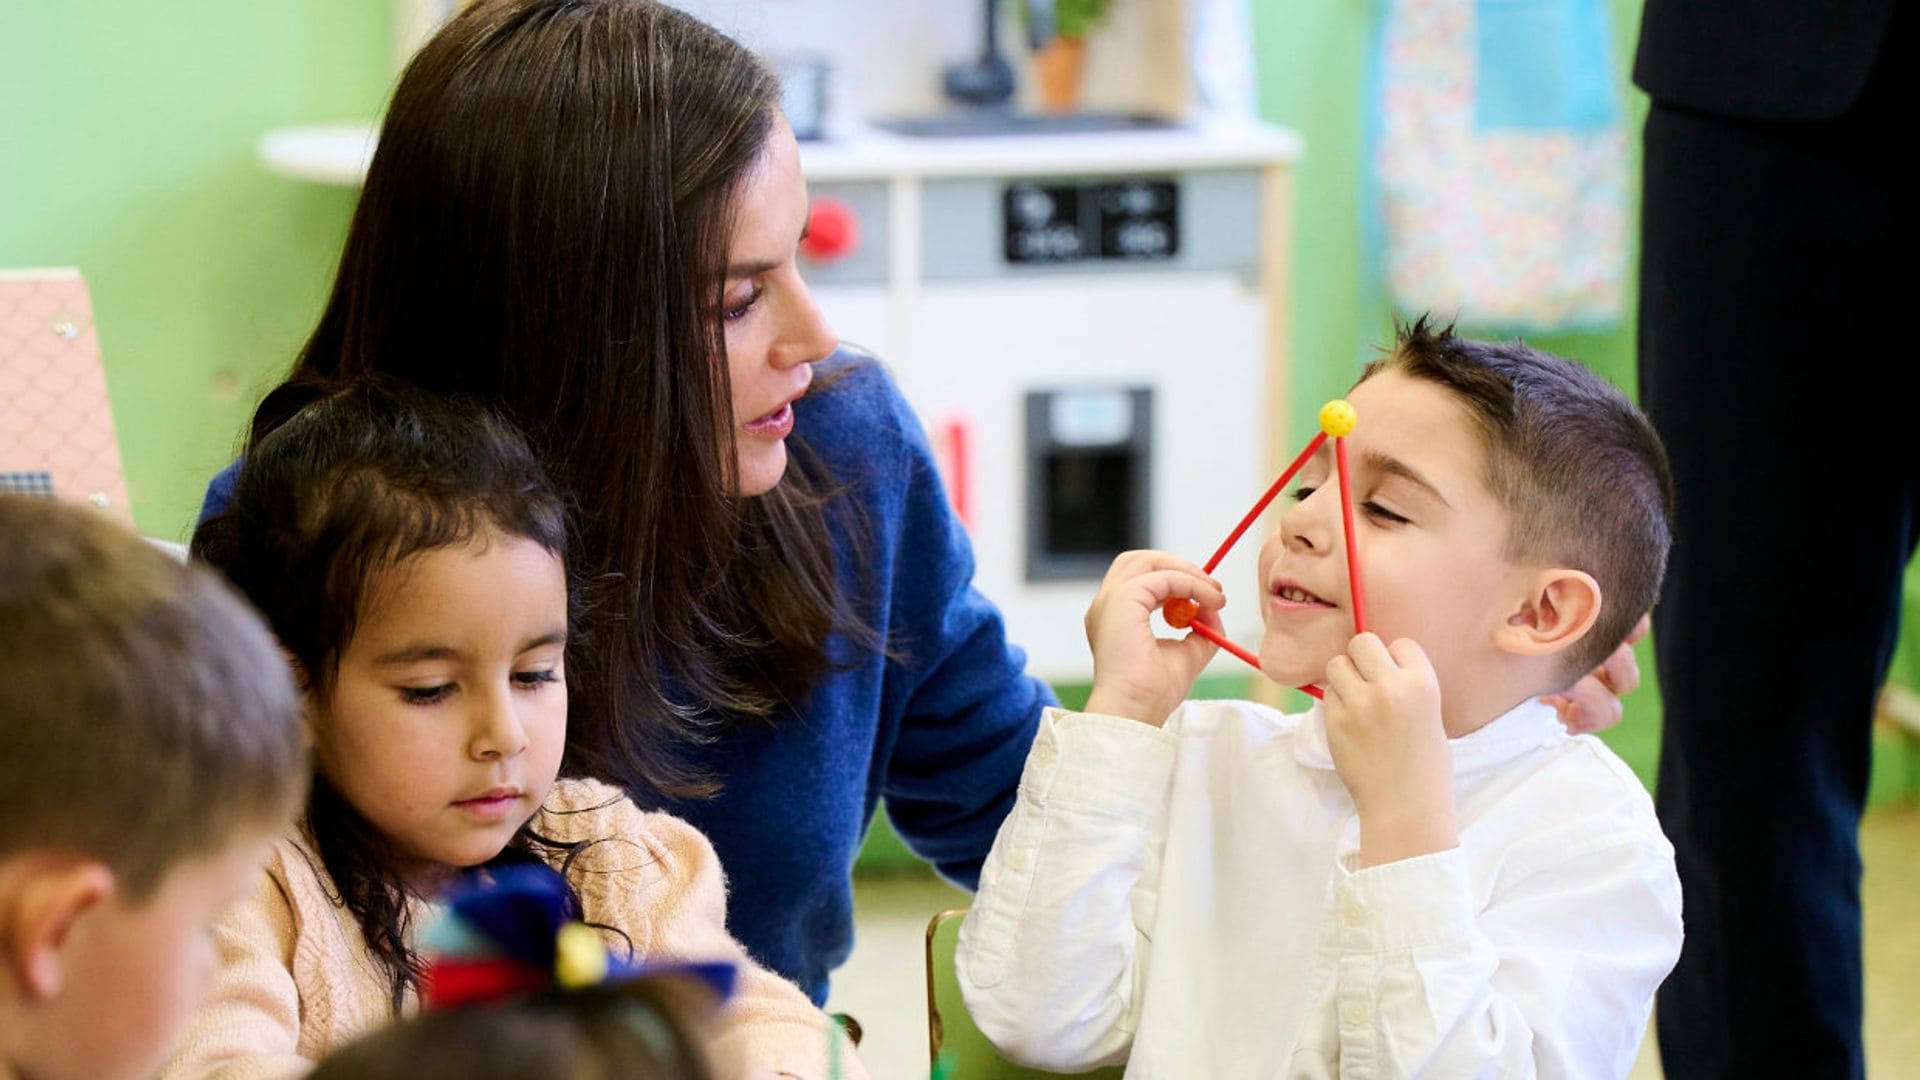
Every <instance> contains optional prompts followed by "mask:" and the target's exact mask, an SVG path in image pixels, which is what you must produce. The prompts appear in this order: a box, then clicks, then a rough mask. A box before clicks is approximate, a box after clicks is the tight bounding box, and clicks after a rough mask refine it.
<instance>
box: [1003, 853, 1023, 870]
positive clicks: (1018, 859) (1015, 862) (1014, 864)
mask: <svg viewBox="0 0 1920 1080" xmlns="http://www.w3.org/2000/svg"><path fill="white" fill-rule="evenodd" d="M1007 867H1008V869H1010V870H1012V871H1013V872H1014V873H1016V874H1024V873H1026V872H1027V853H1026V852H1024V851H1010V852H1008V853H1007Z"/></svg>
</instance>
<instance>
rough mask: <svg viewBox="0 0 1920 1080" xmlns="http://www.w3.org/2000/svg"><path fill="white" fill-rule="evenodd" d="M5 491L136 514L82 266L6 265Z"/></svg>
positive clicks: (1, 400) (0, 341)
mask: <svg viewBox="0 0 1920 1080" xmlns="http://www.w3.org/2000/svg"><path fill="white" fill-rule="evenodd" d="M0 491H3V492H11V493H25V494H33V495H51V496H53V497H55V498H59V499H70V500H73V501H75V502H87V503H91V504H93V505H95V506H98V507H101V508H103V509H105V510H107V511H108V512H109V513H112V514H113V515H114V516H116V517H118V518H120V519H121V520H123V521H126V522H128V523H131V522H132V520H133V517H132V513H131V510H130V507H129V506H128V504H127V480H126V473H125V472H124V471H122V469H121V466H120V443H119V440H118V439H116V438H115V437H114V433H113V409H112V407H111V406H110V405H109V404H108V401H107V378H106V373H105V372H104V371H102V370H101V367H100V341H99V339H98V338H97V337H96V336H95V335H94V329H93V305H92V303H91V302H89V300H88V299H87V283H86V282H85V281H84V280H82V279H81V277H80V272H79V271H78V270H0Z"/></svg>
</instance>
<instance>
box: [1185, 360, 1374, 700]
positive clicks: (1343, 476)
mask: <svg viewBox="0 0 1920 1080" xmlns="http://www.w3.org/2000/svg"><path fill="white" fill-rule="evenodd" d="M1357 420H1358V417H1357V416H1356V414H1355V413H1354V411H1353V406H1352V405H1349V404H1347V403H1346V402H1345V401H1344V400H1341V399H1338V398H1336V399H1334V400H1332V401H1329V402H1327V403H1326V404H1325V405H1322V406H1321V407H1320V433H1319V434H1317V435H1315V436H1314V437H1313V441H1312V442H1309V443H1307V448H1306V449H1305V450H1302V451H1300V456H1299V457H1296V458H1294V459H1293V464H1291V465H1289V466H1287V470H1286V471H1285V472H1283V473H1281V474H1280V479H1278V480H1275V481H1274V482H1273V485H1272V486H1271V487H1269V488H1267V493H1266V494H1264V495H1262V496H1260V501H1259V502H1256V503H1254V504H1253V509H1251V510H1249V511H1247V515H1246V516H1245V517H1243V518H1241V519H1240V524H1238V525H1236V526H1234V527H1233V531H1232V532H1230V533H1228V534H1227V538H1226V539H1225V540H1224V541H1222V542H1221V544H1220V546H1219V547H1218V548H1217V549H1215V550H1214V553H1213V557H1212V558H1210V559H1208V560H1207V563H1206V566H1205V567H1203V568H1202V569H1204V570H1205V571H1206V572H1207V573H1209V574H1211V573H1213V568H1214V567H1216V566H1219V565H1220V560H1221V559H1224V558H1226V557H1227V552H1229V551H1231V550H1233V545H1234V544H1236V543H1238V542H1239V540H1240V537H1241V536H1242V535H1243V534H1245V533H1246V531H1247V530H1248V529H1249V528H1252V527H1253V522H1254V519H1255V518H1257V517H1259V516H1260V513H1261V511H1263V510H1265V509H1266V508H1267V504H1268V503H1270V502H1272V501H1273V500H1274V497H1275V496H1277V495H1279V494H1280V490H1281V489H1282V488H1284V487H1286V486H1287V481H1289V480H1291V479H1293V475H1294V474H1295V473H1297V472H1299V471H1300V470H1301V469H1302V468H1304V467H1305V466H1306V464H1307V462H1309V461H1312V460H1313V455H1314V454H1316V453H1318V452H1319V450H1320V447H1321V444H1323V443H1325V442H1326V441H1327V439H1328V437H1329V436H1331V437H1332V439H1333V460H1334V468H1335V470H1336V471H1337V472H1338V473H1339V476H1340V524H1341V530H1342V531H1341V541H1342V544H1343V545H1344V546H1345V548H1346V551H1347V582H1348V584H1349V586H1350V587H1351V589H1352V594H1353V632H1354V633H1356V634H1363V633H1366V630H1367V607H1366V599H1365V596H1366V592H1365V590H1364V589H1363V588H1361V584H1360V554H1359V551H1358V550H1357V549H1356V548H1355V547H1354V543H1353V485H1352V483H1351V482H1350V481H1349V479H1348V474H1347V436H1348V435H1350V434H1352V433H1353V426H1354V424H1355V423H1356V422H1357ZM1160 614H1161V617H1162V618H1164V619H1166V620H1167V625H1168V626H1171V627H1173V628H1174V629H1175V630H1192V631H1193V632H1194V633H1196V634H1199V635H1200V636H1201V637H1203V638H1206V639H1207V640H1208V641H1211V642H1213V643H1214V644H1215V645H1218V646H1220V647H1221V648H1223V649H1225V650H1227V651H1228V652H1230V653H1232V654H1233V655H1235V656H1237V657H1239V658H1240V659H1242V660H1245V661H1246V662H1247V663H1249V664H1252V665H1253V667H1254V670H1256V671H1258V670H1259V669H1260V658H1259V657H1257V656H1255V655H1254V654H1252V653H1250V652H1248V651H1247V650H1245V649H1243V648H1241V647H1240V646H1238V645H1235V644H1234V643H1233V642H1231V641H1228V640H1227V639H1226V637H1225V636H1224V635H1222V634H1221V633H1220V632H1219V631H1218V630H1215V629H1213V628H1212V627H1210V626H1207V625H1206V624H1205V623H1201V622H1197V621H1195V620H1196V619H1197V617H1198V616H1199V614H1200V605H1199V604H1197V603H1195V602H1194V601H1192V600H1189V599H1187V598H1185V597H1174V598H1173V599H1171V600H1168V601H1167V602H1166V603H1165V604H1162V605H1161V606H1160ZM1299 689H1300V690H1302V691H1304V692H1306V693H1308V694H1311V695H1312V696H1314V697H1316V698H1317V697H1321V696H1322V694H1321V691H1320V688H1319V687H1317V686H1313V685H1311V684H1309V685H1307V686H1302V687H1299Z"/></svg>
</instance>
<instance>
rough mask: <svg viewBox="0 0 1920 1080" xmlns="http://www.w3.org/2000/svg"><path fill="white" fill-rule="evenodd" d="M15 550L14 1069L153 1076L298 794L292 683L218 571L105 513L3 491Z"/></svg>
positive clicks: (5, 554)
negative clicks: (230, 911)
mask: <svg viewBox="0 0 1920 1080" xmlns="http://www.w3.org/2000/svg"><path fill="white" fill-rule="evenodd" d="M0 567H4V568H5V569H4V571H0V684H4V685H5V686H6V687H7V688H8V690H7V692H6V694H5V696H4V698H0V1072H7V1071H12V1072H18V1073H21V1074H24V1075H31V1076H37V1077H54V1076H68V1075H71V1076H85V1077H119V1076H143V1075H150V1074H151V1073H152V1072H153V1071H155V1070H156V1069H157V1068H158V1066H159V1065H160V1064H161V1063H162V1062H163V1061H164V1060H165V1056H166V1053H167V1051H168V1050H170V1049H171V1047H172V1042H173V1040H174V1039H175V1038H176V1037H177V1036H178V1035H179V1032H180V1029H181V1027H182V1026H183V1025H184V1024H185V1022H186V1020H187V1019H188V1018H189V1017H191V1016H192V1014H193V1010H194V1009H195V1008H197V1007H198V1005H199V1002H200V997H201V995H202V993H203V992H204V991H205V989H206V986H207V983H208V980H209V979H210V978H211V976H212V974H213V972H214V970H215V963H216V958H215V956H214V954H213V944H212V939H211V935H210V932H209V928H210V926H211V924H212V922H213V920H214V918H215V917H216V916H217V915H218V914H219V913H220V912H221V911H222V910H223V909H224V908H225V907H226V906H227V905H228V904H229V903H230V902H232V901H233V900H236V899H238V898H239V897H240V896H241V895H244V893H245V892H246V891H247V890H248V889H249V888H251V887H252V886H253V884H254V883H255V881H256V880H257V879H258V878H259V876H260V866H261V864H262V862H263V861H264V859H265V856H266V848H267V845H268V844H269V843H270V842H271V840H272V838H273V836H274V835H276V834H277V833H278V832H279V831H280V830H281V829H282V828H284V826H285V823H286V822H287V821H288V820H290V819H291V817H292V815H293V813H294V810H295V808H296V806H297V805H298V802H299V799H300V793H301V791H302V790H303V783H304V781H305V778H306V754H305V750H304V748H303V737H302V734H301V729H300V718H299V707H298V701H297V698H296V696H295V692H294V688H293V685H292V683H291V681H290V680H289V679H288V676H287V669H286V665H285V664H284V663H283V662H282V661H281V659H280V655H279V653H278V652H277V651H276V650H275V648H274V645H273V639H272V638H271V637H270V636H269V635H268V633H267V629H266V627H265V626H264V625H262V624H261V622H260V619H259V618H258V617H257V616H256V615H255V614H254V613H253V612H252V611H250V610H248V608H247V606H246V605H245V604H244V603H242V602H241V601H240V599H239V598H238V597H236V596H235V595H234V594H233V593H232V592H231V591H230V590H229V589H228V588H227V587H226V586H225V585H224V584H223V583H222V582H221V581H219V580H218V578H217V577H216V576H215V575H214V574H212V573H209V572H208V571H206V570H204V569H200V568H197V567H191V566H183V565H181V564H180V563H179V562H178V561H177V560H175V559H173V558H171V557H169V556H168V555H166V554H164V553H163V552H161V551H160V550H159V549H157V548H155V547H154V546H152V545H151V544H148V543H147V542H145V541H143V540H141V539H140V538H139V537H137V536H134V535H133V534H132V533H130V532H127V531H126V530H125V529H123V528H121V527H120V526H119V525H117V524H115V523H114V522H111V521H109V520H107V519H105V518H103V517H101V516H100V515H99V514H97V513H94V512H92V511H90V510H86V509H83V508H79V507H74V506H69V505H65V504H59V503H55V502H52V501H51V500H44V499H29V498H24V497H18V496H0Z"/></svg>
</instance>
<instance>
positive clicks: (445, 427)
mask: <svg viewBox="0 0 1920 1080" xmlns="http://www.w3.org/2000/svg"><path fill="white" fill-rule="evenodd" d="M261 413H262V414H278V415H284V416H285V417H286V418H285V419H284V420H281V421H280V422H278V423H277V424H273V425H267V424H263V423H261V422H260V421H259V420H256V423H255V429H254V434H255V441H254V443H253V445H252V446H250V447H249V448H248V450H247V455H246V458H245V460H244V462H243V464H242V466H241V469H240V473H239V477H238V479H237V480H236V481H235V484H234V489H233V497H232V499H231V500H230V501H229V502H228V503H227V506H226V508H225V509H224V510H223V511H221V512H220V513H219V514H218V515H216V516H214V517H212V518H209V519H208V520H206V521H205V522H202V523H201V525H200V527H199V529H197V530H196V531H195V532H194V534H193V554H194V556H195V557H196V558H200V559H204V560H206V561H207V563H209V564H210V565H212V566H215V567H217V568H219V569H220V570H221V571H222V572H223V573H225V574H226V575H227V577H228V579H229V580H231V581H232V582H233V583H234V584H235V585H236V586H238V587H239V588H240V590H241V591H242V592H243V593H245V594H246V596H247V598H248V599H250V600H252V601H253V602H254V604H255V605H256V606H258V607H259V609H260V610H261V612H262V613H264V614H265V615H266V617H267V621H268V622H269V623H270V624H271V625H272V627H273V630H274V633H275V634H276V635H277V636H278V637H279V639H280V643H281V645H282V646H283V647H284V648H285V649H286V651H287V653H288V655H290V656H291V657H292V658H293V659H294V660H295V661H296V662H297V663H298V664H299V670H300V673H301V674H302V676H303V677H304V678H305V680H306V682H307V687H306V689H307V690H308V693H309V695H310V700H311V701H312V703H313V707H314V708H316V709H325V708H326V707H327V703H328V700H329V698H330V696H331V688H332V685H333V681H334V679H335V677H336V675H337V673H338V669H339V660H340V656H341V655H342V654H343V653H344V652H345V650H346V648H347V646H348V645H349V644H350V643H351V641H352V639H353V634H354V631H355V629H356V626H357V623H358V619H359V617H360V615H361V614H362V613H363V611H364V610H365V608H366V603H365V601H366V598H367V597H368V596H369V595H370V590H372V589H373V588H374V587H375V586H376V585H377V583H378V581H379V579H380V577H381V576H382V575H383V574H386V573H388V572H389V571H391V570H392V569H393V568H395V567H397V566H400V565H401V564H403V563H404V562H405V561H406V560H408V559H409V558H412V557H414V556H416V555H419V554H421V553H423V552H427V551H433V550H436V549H440V548H445V547H450V546H457V545H460V544H464V543H468V542H470V541H472V540H474V539H475V538H477V537H481V536H484V535H486V534H487V533H488V532H489V531H492V530H498V531H499V532H501V533H503V534H505V535H508V536H517V537H522V538H525V539H527V540H531V541H533V542H534V543H537V544H539V545H540V546H541V547H542V548H545V549H546V550H547V551H549V552H551V553H553V554H554V555H556V556H559V557H561V558H563V559H564V558H565V555H566V549H567V514H566V509H565V506H564V505H563V503H562V502H561V499H560V496H559V494H558V493H557V492H555V491H554V489H553V487H552V485H551V484H549V483H548V481H547V478H546V476H545V474H544V473H542V472H541V469H540V465H539V462H538V461H536V460H535V459H534V457H533V453H532V451H531V450H529V449H528V448H527V445H526V443H525V441H523V440H522V439H521V437H520V435H519V433H518V432H516V431H515V430H514V429H513V427H512V425H511V424H509V423H508V422H507V421H505V420H504V419H501V418H500V417H498V416H496V415H494V414H493V413H492V412H491V411H490V410H488V409H487V408H485V407H483V406H481V405H479V404H477V403H475V402H471V401H463V400H461V399H458V398H446V397H442V396H440V395H436V394H432V393H429V392H427V391H424V390H420V389H418V388H415V387H410V386H408V385H406V384H404V383H400V382H398V381H395V380H385V379H369V380H364V381H361V382H357V383H350V384H347V385H346V386H344V387H341V388H338V389H331V388H323V387H317V386H309V385H304V384H289V385H287V386H283V387H281V388H280V389H278V390H276V391H275V392H274V393H273V394H271V395H269V396H268V398H267V400H266V401H265V402H263V403H262V405H261ZM570 621H571V620H570ZM571 677H572V676H571V673H569V676H568V678H569V679H571ZM316 766H317V763H316ZM305 820H306V825H307V831H308V833H309V834H310V835H311V836H312V838H313V844H314V848H315V850H316V851H317V852H318V854H319V856H320V861H321V863H322V865H323V866H324V868H325V870H326V874H327V877H328V878H329V879H330V880H331V881H332V882H333V886H334V888H335V889H337V890H338V891H339V897H338V899H339V901H340V903H341V904H342V905H344V906H345V907H346V908H347V910H348V911H350V912H352V913H353V916H354V919H355V921H356V922H357V923H358V924H359V926H360V929H361V932H362V933H363V934H364V935H365V937H366V941H367V948H368V951H369V952H370V953H371V954H372V956H373V958H374V960H375V962H376V963H378V964H379V965H380V966H381V968H382V970H383V972H384V973H385V974H386V976H387V979H388V985H389V989H390V992H391V997H392V1004H393V1006H394V1009H395V1011H396V1012H397V1011H398V1010H399V1008H400V1006H401V1004H402V1002H404V1001H405V998H406V991H407V988H408V987H409V986H410V985H413V984H414V983H415V982H417V980H418V976H419V971H420V960H419V958H418V957H417V956H416V955H415V953H414V951H413V949H412V947H411V944H410V941H409V937H410V935H409V928H408V917H409V911H410V910H411V905H410V900H409V897H408V894H407V890H406V888H405V887H404V885H403V884H402V882H401V880H400V877H399V875H398V873H397V872H396V871H395V870H394V862H395V860H394V856H393V851H392V845H391V844H390V843H389V842H388V841H387V839H386V838H385V837H384V836H383V835H382V834H381V833H380V831H379V830H378V829H377V828H375V827H374V826H373V824H372V823H370V822H369V821H367V819H366V817H365V816H364V815H363V814H361V813H360V812H359V811H358V810H356V809H355V808H354V807H353V806H352V805H351V804H350V803H348V802H347V800H346V799H345V798H343V797H342V796H341V795H340V793H339V790H338V789H337V788H336V787H335V786H334V784H333V783H331V782H330V781H329V780H328V778H327V777H326V776H325V775H324V774H323V773H322V772H321V771H320V770H319V769H318V768H317V767H316V768H315V769H314V770H313V786H312V790H311V793H310V794H309V795H308V798H307V807H306V816H305ZM558 847H559V845H554V844H552V843H551V842H549V841H547V840H545V839H543V838H542V837H540V836H538V835H536V834H534V833H533V832H532V830H531V829H529V828H524V827H523V828H522V829H521V830H520V832H519V833H518V834H517V835H516V836H515V837H514V838H513V840H512V841H511V842H510V843H509V844H508V846H507V849H506V850H505V851H503V852H502V853H501V854H500V855H498V856H496V861H498V860H505V861H522V860H525V859H528V858H531V857H533V856H534V855H535V854H537V853H538V852H539V851H540V850H552V849H556V848H558Z"/></svg>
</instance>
